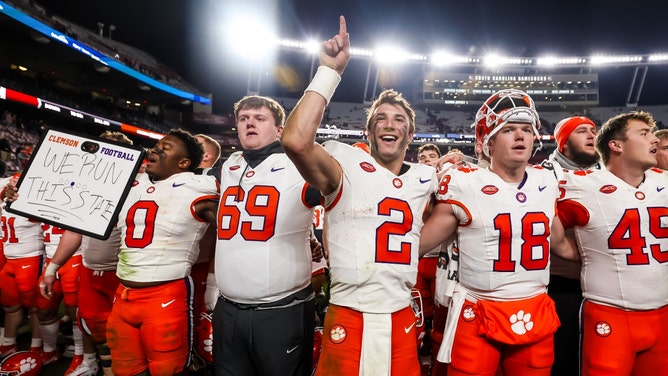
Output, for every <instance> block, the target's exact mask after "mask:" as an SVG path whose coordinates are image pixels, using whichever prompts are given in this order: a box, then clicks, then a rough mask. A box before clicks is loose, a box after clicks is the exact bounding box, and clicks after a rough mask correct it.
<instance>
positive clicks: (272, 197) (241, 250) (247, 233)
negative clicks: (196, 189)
mask: <svg viewBox="0 0 668 376" xmlns="http://www.w3.org/2000/svg"><path fill="white" fill-rule="evenodd" d="M220 180H221V190H220V191H221V195H220V206H219V208H218V241H217V243H216V269H215V271H216V282H217V284H218V288H219V289H220V291H221V293H222V294H223V296H224V297H225V298H227V299H230V300H232V301H234V302H237V303H244V304H262V303H270V302H275V301H277V300H280V299H282V298H284V297H286V296H288V295H291V294H293V293H295V292H297V291H299V290H302V289H304V288H306V287H307V286H308V285H309V284H310V283H311V248H310V244H309V236H310V231H311V227H312V218H313V207H311V206H310V205H308V204H307V203H306V202H305V199H304V197H303V196H304V193H305V191H306V182H305V181H304V179H303V178H302V177H301V175H300V174H299V171H297V168H296V167H295V166H294V164H293V163H292V161H290V159H289V158H288V157H287V156H286V155H285V153H275V154H271V155H270V156H268V157H267V158H266V159H265V160H264V161H262V162H261V163H260V164H259V165H257V166H256V167H255V168H252V167H250V166H249V165H248V164H247V163H246V161H245V160H244V158H243V155H242V153H241V152H237V153H234V154H232V155H231V156H230V158H229V159H228V160H227V161H225V163H224V164H223V166H222V170H221V179H220Z"/></svg>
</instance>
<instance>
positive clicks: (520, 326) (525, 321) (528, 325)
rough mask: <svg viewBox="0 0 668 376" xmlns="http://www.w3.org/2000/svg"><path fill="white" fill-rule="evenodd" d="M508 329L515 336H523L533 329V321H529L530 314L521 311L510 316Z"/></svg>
mask: <svg viewBox="0 0 668 376" xmlns="http://www.w3.org/2000/svg"><path fill="white" fill-rule="evenodd" d="M510 329H512V330H513V332H514V333H515V334H519V335H524V334H526V333H527V332H528V331H530V330H531V329H533V321H531V314H530V313H525V312H524V311H523V310H519V311H517V313H513V314H512V315H511V316H510Z"/></svg>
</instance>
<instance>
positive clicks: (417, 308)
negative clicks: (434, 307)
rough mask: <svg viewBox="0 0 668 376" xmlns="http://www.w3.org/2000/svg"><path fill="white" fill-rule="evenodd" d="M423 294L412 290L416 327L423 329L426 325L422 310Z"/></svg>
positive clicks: (412, 306)
mask: <svg viewBox="0 0 668 376" xmlns="http://www.w3.org/2000/svg"><path fill="white" fill-rule="evenodd" d="M422 307H423V305H422V294H420V290H418V289H412V290H411V308H413V313H414V314H415V326H416V327H417V328H421V327H422V326H423V325H424V310H423V309H422Z"/></svg>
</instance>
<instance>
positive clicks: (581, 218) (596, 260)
mask: <svg viewBox="0 0 668 376" xmlns="http://www.w3.org/2000/svg"><path fill="white" fill-rule="evenodd" d="M560 183H561V184H560V187H561V189H562V191H563V192H564V193H563V197H561V198H560V199H559V205H558V207H559V217H560V218H562V222H564V225H565V226H567V227H570V226H574V227H573V228H574V230H575V239H576V242H577V244H578V249H579V251H580V258H581V259H582V274H581V284H582V290H583V294H584V297H585V298H586V299H589V300H591V301H593V302H596V303H600V304H605V305H609V306H613V307H617V308H621V309H629V310H648V309H656V308H659V307H662V306H665V305H667V304H668V231H667V229H668V189H667V188H668V173H667V172H665V171H662V170H658V169H652V170H648V171H647V172H645V180H644V181H643V182H642V183H641V184H640V186H639V187H637V188H636V187H632V186H630V185H628V184H627V183H626V182H624V181H623V180H621V179H620V178H618V177H617V176H615V175H614V174H612V173H611V172H609V171H608V170H607V169H605V168H604V169H602V170H595V171H588V172H584V171H572V172H568V173H566V174H564V180H563V181H561V182H560Z"/></svg>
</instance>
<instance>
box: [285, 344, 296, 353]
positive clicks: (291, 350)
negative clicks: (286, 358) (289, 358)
mask: <svg viewBox="0 0 668 376" xmlns="http://www.w3.org/2000/svg"><path fill="white" fill-rule="evenodd" d="M297 347H299V345H297V346H295V347H293V348H291V349H287V350H286V351H285V353H286V354H290V353H292V352H293V351H295V350H297Z"/></svg>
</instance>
